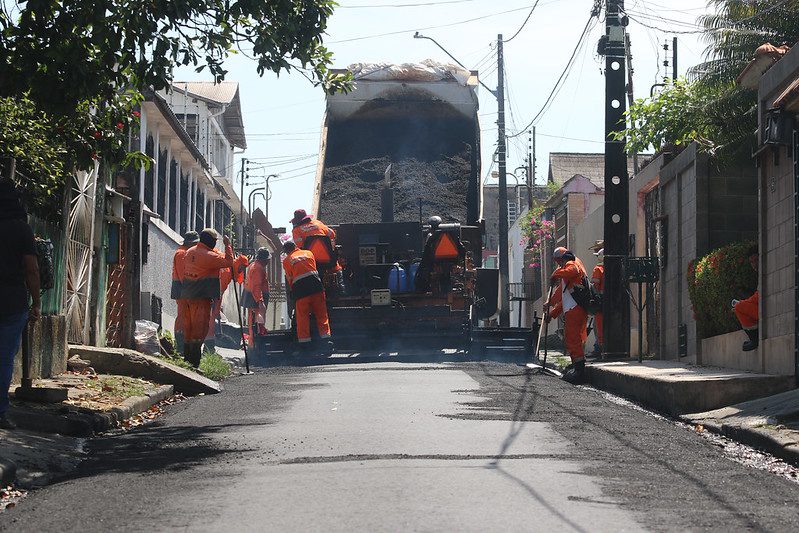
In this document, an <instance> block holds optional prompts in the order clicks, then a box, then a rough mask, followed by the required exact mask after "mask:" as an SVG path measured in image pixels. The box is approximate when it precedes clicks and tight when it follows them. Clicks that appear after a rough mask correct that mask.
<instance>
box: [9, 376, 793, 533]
mask: <svg viewBox="0 0 799 533" xmlns="http://www.w3.org/2000/svg"><path fill="white" fill-rule="evenodd" d="M225 386H226V391H225V392H223V393H222V394H219V395H215V396H205V397H200V398H194V399H191V400H189V401H187V402H183V403H181V404H178V405H175V406H173V407H170V408H169V411H168V414H167V416H165V417H163V418H162V419H160V420H159V421H158V422H156V423H155V424H153V425H150V426H147V427H145V428H142V429H139V430H135V431H131V432H128V433H125V434H122V435H115V436H109V437H105V438H100V439H96V440H94V441H92V442H90V444H89V446H90V448H91V451H92V453H91V456H90V457H91V459H89V460H88V461H86V462H85V463H84V464H83V466H82V467H81V468H80V469H79V470H78V471H77V472H76V473H74V474H72V475H70V477H69V478H67V479H64V480H61V481H60V482H58V483H56V484H55V485H52V486H50V487H49V488H46V489H43V490H40V491H37V492H34V493H32V494H31V495H30V496H29V497H28V498H27V499H25V500H24V501H22V502H21V503H20V505H18V506H17V508H15V509H12V510H9V511H7V512H6V513H4V514H3V515H0V530H8V531H109V530H125V531H163V530H183V531H240V530H247V531H268V530H272V531H307V530H312V531H330V530H334V531H352V530H358V531H396V530H482V531H486V530H491V531H495V530H558V531H561V530H566V531H568V530H577V531H622V530H684V529H713V530H724V531H735V530H740V529H754V530H773V531H777V530H782V531H786V530H794V531H796V530H798V529H799V506H798V505H797V502H799V485H797V484H794V483H791V482H790V481H787V480H785V479H783V478H781V477H777V476H775V475H772V474H769V473H767V472H764V471H760V470H755V469H751V468H748V467H745V466H743V465H740V464H738V463H736V462H733V461H731V460H730V459H728V458H726V457H725V456H724V455H723V453H722V452H721V451H720V450H719V449H718V448H717V447H715V446H713V445H712V444H711V443H710V442H708V441H707V440H705V439H703V438H702V437H701V436H699V435H696V434H695V433H693V432H691V431H687V430H685V429H683V428H680V427H677V426H676V425H674V424H672V423H670V422H668V421H665V420H662V419H658V418H656V417H653V416H651V415H649V414H647V413H644V412H641V411H638V410H634V409H631V408H629V407H625V406H622V405H617V404H616V403H612V402H610V401H608V400H606V399H605V398H603V396H601V395H600V394H598V393H596V392H595V391H592V390H586V389H578V388H574V387H571V386H570V385H567V384H565V383H563V382H561V381H558V380H556V379H554V378H551V377H546V376H540V375H530V374H528V373H527V372H526V371H525V370H524V369H523V368H520V367H518V366H513V365H501V364H478V363H471V364H451V365H419V364H414V365H411V364H406V365H402V364H394V363H383V364H372V365H339V366H326V367H315V368H306V369H291V368H277V369H269V370H263V371H260V372H258V373H257V374H255V375H251V376H242V377H237V378H233V379H231V380H229V381H227V382H226V383H225Z"/></svg>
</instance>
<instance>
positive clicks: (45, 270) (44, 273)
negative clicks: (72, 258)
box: [36, 237, 55, 291]
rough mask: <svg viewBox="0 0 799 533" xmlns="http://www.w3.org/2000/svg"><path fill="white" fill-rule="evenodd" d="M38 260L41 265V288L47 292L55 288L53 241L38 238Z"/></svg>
mask: <svg viewBox="0 0 799 533" xmlns="http://www.w3.org/2000/svg"><path fill="white" fill-rule="evenodd" d="M36 259H37V261H38V263H39V287H40V288H41V290H43V291H46V290H49V289H52V288H53V287H55V267H54V261H53V241H51V240H50V239H41V238H39V237H36Z"/></svg>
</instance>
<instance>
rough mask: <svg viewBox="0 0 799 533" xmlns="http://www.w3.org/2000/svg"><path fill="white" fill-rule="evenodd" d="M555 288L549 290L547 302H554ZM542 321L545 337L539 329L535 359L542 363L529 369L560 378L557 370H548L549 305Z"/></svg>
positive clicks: (545, 306) (529, 366)
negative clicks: (542, 349)
mask: <svg viewBox="0 0 799 533" xmlns="http://www.w3.org/2000/svg"><path fill="white" fill-rule="evenodd" d="M553 290H554V287H550V288H549V294H548V295H547V300H546V301H547V302H549V301H550V300H552V292H553ZM542 320H543V321H544V332H543V335H542V334H541V327H540V326H539V328H538V340H537V341H536V343H535V358H536V360H537V361H539V362H540V364H539V363H536V364H530V365H527V367H528V368H534V369H538V372H539V373H541V374H544V373H546V374H551V375H553V376H557V377H560V376H561V374H560V372H558V371H557V370H554V369H552V368H547V337H548V336H549V305H544V308H543V317H542ZM542 337H543V339H544V360H543V361H541V338H542Z"/></svg>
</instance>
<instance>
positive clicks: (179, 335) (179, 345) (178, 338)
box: [175, 331, 184, 353]
mask: <svg viewBox="0 0 799 533" xmlns="http://www.w3.org/2000/svg"><path fill="white" fill-rule="evenodd" d="M183 344H184V342H183V332H181V331H176V332H175V350H177V352H178V353H183Z"/></svg>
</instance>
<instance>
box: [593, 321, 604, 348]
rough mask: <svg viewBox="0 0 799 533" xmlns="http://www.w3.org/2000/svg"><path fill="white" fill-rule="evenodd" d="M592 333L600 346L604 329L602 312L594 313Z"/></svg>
mask: <svg viewBox="0 0 799 533" xmlns="http://www.w3.org/2000/svg"><path fill="white" fill-rule="evenodd" d="M594 335H596V341H597V342H598V343H599V345H600V346H601V345H602V340H603V338H604V336H605V330H603V329H602V313H597V314H595V315H594Z"/></svg>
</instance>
